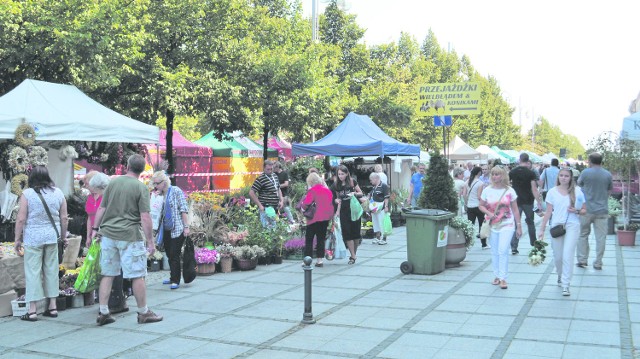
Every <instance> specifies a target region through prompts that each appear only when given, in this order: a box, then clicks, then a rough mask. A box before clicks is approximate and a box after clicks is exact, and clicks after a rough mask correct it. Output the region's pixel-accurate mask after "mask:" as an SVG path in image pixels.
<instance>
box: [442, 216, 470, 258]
mask: <svg viewBox="0 0 640 359" xmlns="http://www.w3.org/2000/svg"><path fill="white" fill-rule="evenodd" d="M466 257H467V248H466V247H465V238H464V233H463V232H462V230H457V229H456V228H452V227H451V226H449V233H448V235H447V250H446V255H445V261H444V264H445V267H446V268H452V267H459V266H460V262H462V261H463V260H464V259H465V258H466Z"/></svg>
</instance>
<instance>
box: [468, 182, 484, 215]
mask: <svg viewBox="0 0 640 359" xmlns="http://www.w3.org/2000/svg"><path fill="white" fill-rule="evenodd" d="M482 186H483V183H482V182H480V180H479V179H477V178H476V179H475V180H474V181H473V182H472V183H471V186H469V185H467V207H468V208H476V207H478V206H480V200H479V199H478V189H480V187H482Z"/></svg>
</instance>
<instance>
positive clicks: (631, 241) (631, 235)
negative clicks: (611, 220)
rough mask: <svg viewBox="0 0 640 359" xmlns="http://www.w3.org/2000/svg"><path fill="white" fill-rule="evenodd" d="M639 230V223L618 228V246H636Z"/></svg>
mask: <svg viewBox="0 0 640 359" xmlns="http://www.w3.org/2000/svg"><path fill="white" fill-rule="evenodd" d="M638 229H640V224H638V223H628V224H625V225H621V226H618V244H619V245H621V246H635V245H636V232H637V231H638Z"/></svg>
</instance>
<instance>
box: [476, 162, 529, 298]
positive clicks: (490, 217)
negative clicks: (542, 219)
mask: <svg viewBox="0 0 640 359" xmlns="http://www.w3.org/2000/svg"><path fill="white" fill-rule="evenodd" d="M517 198H518V196H517V195H516V191H514V190H513V188H511V187H510V186H509V174H508V173H507V171H505V170H504V169H503V168H502V167H501V166H495V167H493V168H492V169H491V184H490V185H489V187H487V188H485V189H484V190H482V194H481V195H480V206H479V208H480V211H482V213H484V215H485V218H484V220H485V221H489V223H490V224H491V235H490V236H489V244H490V245H491V265H492V267H493V274H494V276H495V278H494V280H493V282H492V284H493V285H500V288H502V289H507V273H508V269H509V249H510V247H511V237H513V233H514V231H515V233H516V236H517V237H520V236H521V235H522V226H521V224H520V212H518V206H517V204H516V199H517ZM514 219H515V222H514Z"/></svg>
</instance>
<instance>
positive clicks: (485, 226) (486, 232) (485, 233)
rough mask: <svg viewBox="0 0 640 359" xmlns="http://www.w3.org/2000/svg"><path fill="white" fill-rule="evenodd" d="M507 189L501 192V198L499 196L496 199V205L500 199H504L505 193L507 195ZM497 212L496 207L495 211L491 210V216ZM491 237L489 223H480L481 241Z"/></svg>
mask: <svg viewBox="0 0 640 359" xmlns="http://www.w3.org/2000/svg"><path fill="white" fill-rule="evenodd" d="M507 190H508V188H507V189H505V190H504V192H502V196H500V198H499V199H498V203H499V202H500V201H501V200H502V197H504V195H505V193H507ZM497 210H498V206H496V209H494V210H493V215H494V216H495V215H496V211H497ZM490 235H491V223H489V221H487V220H485V221H484V222H483V223H482V227H480V238H482V239H486V238H489V236H490Z"/></svg>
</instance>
